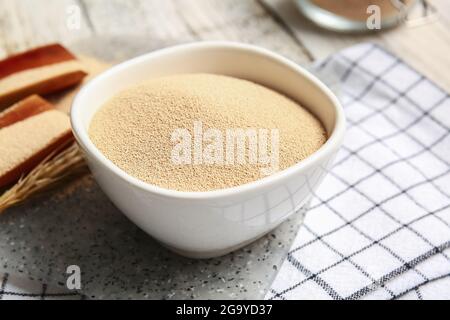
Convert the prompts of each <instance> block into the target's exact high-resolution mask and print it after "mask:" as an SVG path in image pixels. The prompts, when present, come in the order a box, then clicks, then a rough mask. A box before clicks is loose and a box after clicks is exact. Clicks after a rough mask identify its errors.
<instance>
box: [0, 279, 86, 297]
mask: <svg viewBox="0 0 450 320" xmlns="http://www.w3.org/2000/svg"><path fill="white" fill-rule="evenodd" d="M54 299H57V300H60V299H65V300H66V299H67V300H84V299H85V296H84V295H83V294H81V293H79V292H76V291H69V290H68V289H62V288H56V287H52V286H48V285H47V284H45V283H43V282H42V281H39V280H32V279H26V278H23V277H20V276H13V275H10V274H9V273H4V274H0V300H54Z"/></svg>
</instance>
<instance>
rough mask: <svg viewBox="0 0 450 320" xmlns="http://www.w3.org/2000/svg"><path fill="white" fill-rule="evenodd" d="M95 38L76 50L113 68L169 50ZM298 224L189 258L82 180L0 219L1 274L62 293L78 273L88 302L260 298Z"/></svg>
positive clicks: (89, 179) (298, 218) (139, 41)
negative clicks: (232, 248)
mask: <svg viewBox="0 0 450 320" xmlns="http://www.w3.org/2000/svg"><path fill="white" fill-rule="evenodd" d="M171 44H173V43H161V42H158V41H150V40H149V39H134V38H132V37H131V38H130V37H124V38H111V39H106V38H104V37H103V38H98V39H92V38H90V39H86V40H84V41H80V42H78V43H73V44H72V45H71V46H70V48H71V49H72V50H75V52H77V53H80V54H84V55H89V56H94V57H96V58H97V59H101V60H102V61H108V62H117V61H120V60H124V59H126V58H130V57H133V56H136V55H139V54H142V53H145V52H149V51H151V50H154V49H157V48H158V47H163V46H167V45H171ZM302 218H303V214H302V213H297V214H295V215H294V216H292V217H291V219H289V220H288V221H286V222H285V223H284V224H282V225H281V226H280V227H279V228H277V229H276V230H274V231H273V232H271V233H269V234H268V235H266V236H265V237H263V238H261V239H259V240H258V241H256V242H255V243H253V244H251V245H249V246H247V247H246V248H244V249H241V250H239V251H236V252H234V253H231V254H228V255H226V256H224V257H221V258H215V259H209V260H192V259H187V258H183V257H180V256H178V255H176V254H174V253H172V252H170V251H168V250H167V249H165V248H163V247H162V246H161V245H160V244H159V243H158V242H156V241H155V240H153V239H152V238H151V237H150V236H148V235H147V234H146V233H144V232H143V231H141V230H140V229H139V228H138V227H136V226H135V225H134V224H133V223H131V222H130V221H129V220H128V219H127V218H126V217H125V216H124V215H123V214H122V213H121V212H120V211H119V210H118V209H116V208H115V207H114V205H113V204H112V203H111V202H110V201H109V200H108V198H107V197H106V195H105V194H104V193H103V192H102V191H101V189H100V188H99V187H98V185H97V184H96V183H95V181H93V179H92V177H91V176H90V175H89V174H87V175H85V176H84V177H82V178H79V179H75V180H72V181H71V182H67V183H65V184H64V185H63V186H61V187H58V188H57V189H56V190H53V191H50V192H47V193H46V194H44V195H40V196H38V197H36V198H33V199H31V200H29V201H28V202H26V203H25V204H23V205H20V206H18V207H14V208H11V209H9V210H7V211H6V212H5V213H4V214H3V215H0V239H1V240H0V272H5V271H6V272H10V273H11V274H14V275H19V276H22V277H27V278H31V279H35V280H40V281H44V282H46V283H47V284H49V285H52V286H60V287H61V288H63V287H64V285H65V282H66V277H67V275H66V274H65V271H66V268H67V266H69V265H73V264H75V265H78V266H80V268H81V271H82V278H81V282H82V290H81V292H82V293H84V294H85V295H86V296H87V298H91V299H101V298H112V299H129V298H135V299H200V298H203V299H216V298H217V299H232V298H242V299H260V298H263V297H264V295H265V293H266V290H267V288H268V287H269V285H270V284H271V281H272V279H273V278H274V276H275V274H276V272H277V269H278V268H279V266H280V264H281V262H282V260H283V258H284V257H285V255H286V253H287V251H288V250H289V247H290V245H291V243H292V241H293V239H294V237H295V234H296V233H297V230H298V228H299V226H300V224H301V221H302Z"/></svg>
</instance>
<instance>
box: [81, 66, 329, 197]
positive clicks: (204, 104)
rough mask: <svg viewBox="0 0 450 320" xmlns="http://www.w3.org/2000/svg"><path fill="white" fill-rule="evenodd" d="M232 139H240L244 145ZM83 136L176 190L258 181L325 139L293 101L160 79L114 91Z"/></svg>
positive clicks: (243, 84) (242, 87) (194, 80)
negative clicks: (264, 173)
mask: <svg viewBox="0 0 450 320" xmlns="http://www.w3.org/2000/svg"><path fill="white" fill-rule="evenodd" d="M299 90H301V88H299ZM233 133H245V134H246V136H245V138H247V140H241V142H242V141H245V144H243V145H240V144H239V142H238V137H237V136H233V135H232V134H233ZM252 133H253V135H252ZM89 135H90V137H91V140H92V141H93V143H94V144H95V145H96V146H97V148H98V149H99V150H100V151H101V152H102V153H103V154H104V155H105V156H106V157H107V158H108V159H110V160H111V161H112V162H113V163H114V164H115V165H117V166H118V167H119V168H121V169H122V170H123V171H125V172H127V173H128V174H130V175H132V176H134V177H136V178H138V179H140V180H143V181H145V182H148V183H150V184H154V185H157V186H160V187H163V188H167V189H173V190H179V191H209V190H216V189H224V188H229V187H233V186H238V185H242V184H245V183H248V182H252V181H255V180H258V179H261V178H263V177H264V175H262V172H264V170H263V169H269V167H270V168H272V167H274V164H275V160H276V161H277V163H276V168H275V169H276V170H278V169H279V170H283V169H285V168H288V167H290V166H292V165H294V164H296V163H297V162H299V161H302V160H303V159H305V158H306V157H308V156H309V155H311V154H312V153H313V152H315V151H316V150H317V149H319V148H320V147H321V146H322V145H323V144H324V143H325V141H326V138H327V137H326V133H325V129H324V128H323V126H322V124H321V123H320V122H319V120H317V119H316V118H315V116H313V115H312V114H311V113H310V112H309V111H307V110H306V109H304V108H303V107H301V106H300V105H299V104H297V103H296V102H294V101H292V100H291V99H289V98H287V97H285V96H283V95H281V94H279V93H277V92H275V91H273V90H270V89H268V88H266V87H263V86H261V85H258V84H255V83H252V82H250V81H246V80H241V79H237V78H232V77H227V76H220V75H213V74H184V75H173V76H166V77H161V78H156V79H152V80H150V81H148V82H145V83H143V84H141V85H138V86H135V87H132V88H129V89H127V90H125V91H123V92H120V93H119V94H118V95H116V96H114V97H113V98H112V99H110V100H109V101H108V102H107V103H106V104H105V105H104V106H102V107H101V108H100V109H99V111H98V112H97V113H96V114H95V115H94V117H93V119H92V122H91V125H90V128H89ZM233 138H236V140H233ZM230 142H234V144H232V145H231V147H230ZM251 143H257V144H258V143H259V145H257V147H256V148H253V145H252V144H251ZM239 146H241V147H242V146H243V147H244V150H243V151H244V152H245V155H243V154H241V153H240V151H239ZM183 148H184V149H183ZM183 150H184V152H183ZM241 151H242V149H241ZM265 160H270V162H267V161H265ZM272 160H274V161H272ZM271 166H272V167H271ZM276 170H274V171H276ZM266 171H269V172H270V170H266Z"/></svg>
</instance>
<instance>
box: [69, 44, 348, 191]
mask: <svg viewBox="0 0 450 320" xmlns="http://www.w3.org/2000/svg"><path fill="white" fill-rule="evenodd" d="M212 48H214V49H228V50H229V49H232V50H238V51H245V52H247V53H250V54H255V55H260V56H263V57H265V58H269V59H271V60H275V61H276V62H278V63H281V64H283V65H285V66H287V67H288V68H290V69H291V70H293V71H295V72H297V73H300V74H301V75H302V76H303V77H304V78H306V79H307V80H308V81H310V82H311V83H312V84H313V85H315V86H316V87H318V88H319V90H321V91H322V92H323V93H324V94H325V95H326V96H327V97H328V98H329V99H330V100H331V102H332V104H333V106H334V109H335V113H336V118H335V121H334V128H333V130H332V132H331V135H329V137H328V139H327V141H326V142H325V143H324V144H323V145H322V146H321V147H320V148H319V149H318V150H317V151H315V152H314V153H313V154H311V155H310V156H308V157H307V158H306V159H304V160H302V161H300V162H297V163H296V164H294V165H293V166H291V167H289V168H286V169H284V170H281V171H278V172H276V173H274V174H272V175H270V176H267V177H263V178H261V179H259V180H256V181H252V182H249V183H246V184H243V185H239V186H234V187H230V188H226V189H217V190H210V191H179V190H172V189H167V188H163V187H159V186H157V185H154V184H151V183H148V182H144V181H142V180H140V179H138V178H135V177H133V176H131V175H129V174H128V173H126V172H125V171H124V170H122V169H120V168H119V167H118V166H116V165H115V164H114V163H113V162H112V161H111V160H109V159H108V158H106V156H105V155H103V153H102V152H101V151H100V150H99V149H98V148H97V147H96V146H95V145H94V143H93V142H92V141H91V139H90V138H89V135H88V132H87V130H86V129H84V126H83V124H82V122H81V117H80V115H81V114H82V110H83V104H82V101H83V100H84V97H85V96H86V94H87V92H88V91H90V90H92V89H91V88H95V86H96V84H97V83H99V82H101V81H103V80H104V79H105V78H108V77H109V76H111V75H113V74H115V73H117V72H120V71H122V70H124V69H126V68H128V67H129V66H131V65H136V64H140V63H142V62H144V61H146V60H148V59H154V58H157V57H159V56H163V55H166V54H169V53H173V52H175V51H190V50H208V49H212ZM70 120H71V124H72V131H73V134H74V136H75V138H76V140H77V142H78V143H79V144H80V145H81V147H82V149H83V150H84V152H86V153H89V154H90V156H91V157H93V158H95V160H96V161H98V162H99V163H100V164H101V165H102V166H103V167H105V168H106V169H107V170H109V171H111V173H112V174H115V175H116V176H117V177H119V178H120V179H122V180H124V181H125V182H127V183H129V184H131V185H133V186H135V187H137V188H139V189H141V190H144V191H147V192H150V193H153V194H156V195H160V196H165V197H168V198H177V199H184V200H202V199H208V200H211V199H217V198H223V197H228V196H232V195H237V194H239V193H242V192H247V191H250V192H255V191H257V190H259V189H262V188H264V187H266V186H268V185H270V184H274V183H276V182H279V181H280V180H283V179H284V178H286V177H288V176H290V175H292V174H294V173H296V172H299V171H302V170H306V169H307V168H310V167H311V166H314V165H315V163H316V162H318V161H319V160H320V159H323V158H325V157H327V156H328V155H330V154H332V153H333V152H335V151H336V149H338V148H339V146H340V144H341V142H342V139H343V136H344V133H345V122H346V120H345V115H344V111H343V108H342V106H341V103H340V102H339V100H338V98H337V97H336V96H335V94H334V93H333V92H332V91H331V90H330V89H329V88H328V87H327V86H326V85H325V84H323V83H322V82H321V81H320V80H319V79H318V78H317V77H316V76H314V75H313V74H311V73H310V72H309V71H307V70H306V69H304V68H303V67H301V66H299V65H298V64H296V63H294V62H292V61H291V60H289V59H287V58H285V57H283V56H281V55H279V54H277V53H274V52H271V51H269V50H267V49H264V48H261V47H258V46H254V45H249V44H244V43H239V42H231V41H198V42H192V43H185V44H180V45H175V46H171V47H167V48H163V49H159V50H156V51H152V52H149V53H147V54H144V55H141V56H138V57H136V58H132V59H130V60H126V61H124V62H122V63H120V64H118V65H116V66H113V67H111V68H110V69H108V70H106V71H104V72H102V73H101V74H100V75H98V76H96V77H95V78H94V79H92V80H90V81H89V82H88V83H87V84H86V85H84V86H83V87H82V88H81V90H80V91H79V92H78V93H77V95H76V96H75V98H74V100H73V102H72V108H71V112H70Z"/></svg>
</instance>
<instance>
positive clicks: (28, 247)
mask: <svg viewBox="0 0 450 320" xmlns="http://www.w3.org/2000/svg"><path fill="white" fill-rule="evenodd" d="M301 220H302V214H301V213H297V214H295V215H294V216H293V217H292V218H291V219H290V220H288V221H287V222H285V223H284V224H283V225H281V226H280V227H279V228H277V229H275V230H274V231H273V232H271V233H269V234H268V235H267V236H265V237H263V238H261V239H259V240H258V241H256V242H255V243H253V244H251V245H250V246H248V247H246V248H244V249H241V250H239V251H236V252H234V253H231V254H228V255H226V256H224V257H221V258H215V259H208V260H193V259H187V258H183V257H180V256H178V255H176V254H174V253H171V252H170V251H168V250H167V249H165V248H163V247H162V246H161V245H160V244H159V243H158V242H156V241H155V240H153V239H152V238H150V237H149V236H148V235H147V234H146V233H144V232H143V231H141V230H140V229H139V228H138V227H136V226H135V225H134V224H133V223H131V222H130V221H129V220H128V219H127V218H126V217H125V216H124V215H123V214H122V213H121V212H120V211H119V210H118V209H116V208H115V207H114V206H113V204H112V203H111V202H110V201H109V200H108V198H107V197H106V196H105V194H104V193H103V192H102V191H101V190H100V188H99V187H98V186H97V184H96V183H95V182H94V181H93V180H92V178H91V176H90V175H87V176H85V177H83V178H82V179H78V180H77V181H74V182H71V183H69V184H66V185H65V187H64V188H63V189H62V190H61V189H60V190H58V192H48V193H46V194H45V195H41V196H39V197H37V198H34V199H31V200H30V201H28V202H27V203H26V204H25V205H22V206H19V207H15V208H12V209H9V210H8V211H6V212H5V214H3V215H2V216H0V239H2V240H1V242H0V253H1V255H0V265H1V271H7V272H10V273H12V274H18V275H22V276H23V277H31V278H33V279H39V280H43V281H45V282H46V283H48V284H50V285H53V286H58V285H59V286H61V287H63V286H64V285H65V282H66V275H65V270H66V268H67V266H69V265H72V264H76V265H78V266H80V268H81V271H82V278H81V281H82V286H83V287H82V290H81V291H82V293H84V294H85V295H86V296H87V297H88V298H91V299H97V298H98V299H102V298H112V299H128V298H133V299H146V298H148V299H197V298H203V299H215V298H217V299H231V298H242V299H259V298H263V296H264V294H265V292H266V289H267V287H268V286H269V285H270V283H271V281H272V279H273V277H274V276H275V274H276V272H277V269H278V267H279V266H280V263H281V261H282V260H283V257H284V255H285V254H286V252H287V250H288V249H289V246H290V244H291V242H292V240H293V238H294V237H295V234H296V232H297V229H298V227H299V225H300V222H301Z"/></svg>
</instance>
